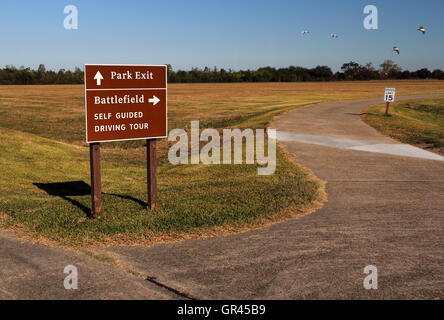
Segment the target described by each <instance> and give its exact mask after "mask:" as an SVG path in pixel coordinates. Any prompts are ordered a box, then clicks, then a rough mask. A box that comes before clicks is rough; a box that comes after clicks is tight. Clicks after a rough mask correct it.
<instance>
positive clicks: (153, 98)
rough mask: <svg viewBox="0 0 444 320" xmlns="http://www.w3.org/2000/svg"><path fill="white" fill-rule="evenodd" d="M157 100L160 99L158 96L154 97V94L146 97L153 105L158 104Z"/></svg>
mask: <svg viewBox="0 0 444 320" xmlns="http://www.w3.org/2000/svg"><path fill="white" fill-rule="evenodd" d="M159 101H160V99H159V98H158V97H156V96H153V97H152V98H149V99H148V102H149V103H152V104H153V106H155V105H156V104H158V103H159Z"/></svg>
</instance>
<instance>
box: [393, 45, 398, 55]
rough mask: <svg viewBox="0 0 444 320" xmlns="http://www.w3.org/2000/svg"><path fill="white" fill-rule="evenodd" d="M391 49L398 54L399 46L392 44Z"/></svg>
mask: <svg viewBox="0 0 444 320" xmlns="http://www.w3.org/2000/svg"><path fill="white" fill-rule="evenodd" d="M393 51H395V52H396V53H397V54H399V53H400V52H399V48H398V47H396V46H394V47H393Z"/></svg>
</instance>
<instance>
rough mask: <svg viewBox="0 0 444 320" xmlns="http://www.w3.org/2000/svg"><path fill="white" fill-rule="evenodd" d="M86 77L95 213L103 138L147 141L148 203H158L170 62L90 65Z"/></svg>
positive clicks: (99, 200) (99, 192)
mask: <svg viewBox="0 0 444 320" xmlns="http://www.w3.org/2000/svg"><path fill="white" fill-rule="evenodd" d="M84 77H85V115H86V116H85V121H86V142H87V143H89V144H90V162H91V199H92V210H91V213H92V216H97V215H98V214H100V212H101V209H102V186H101V172H100V143H101V142H112V141H127V140H141V139H143V140H146V142H147V184H148V199H147V200H148V201H147V207H148V208H150V209H154V208H156V206H157V179H156V170H157V155H156V139H159V138H166V137H167V131H168V130H167V124H168V119H167V68H166V66H164V65H162V66H152V65H85V74H84Z"/></svg>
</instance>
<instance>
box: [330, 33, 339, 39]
mask: <svg viewBox="0 0 444 320" xmlns="http://www.w3.org/2000/svg"><path fill="white" fill-rule="evenodd" d="M331 37H332V38H339V36H338V35H337V34H336V33H332V34H331Z"/></svg>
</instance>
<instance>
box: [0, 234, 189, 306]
mask: <svg viewBox="0 0 444 320" xmlns="http://www.w3.org/2000/svg"><path fill="white" fill-rule="evenodd" d="M68 265H74V266H76V268H77V271H78V289H77V290H73V289H71V290H66V289H65V287H64V279H65V277H66V276H68V274H65V273H64V269H65V267H66V266H68ZM178 298H181V297H180V296H178V295H176V294H174V293H172V292H170V291H168V290H165V289H162V288H160V287H159V286H157V285H154V284H152V283H150V282H148V281H146V280H144V279H143V278H142V277H136V276H134V275H131V274H128V273H127V272H124V271H121V270H118V269H116V268H114V267H110V266H107V265H103V264H101V263H99V262H95V261H93V260H91V259H88V258H85V257H84V256H82V255H79V254H76V253H73V252H70V251H65V250H62V249H56V248H50V247H47V246H44V245H36V244H31V243H29V242H26V241H21V240H19V239H17V237H16V236H15V235H14V234H13V233H11V232H6V231H0V300H3V299H178Z"/></svg>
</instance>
